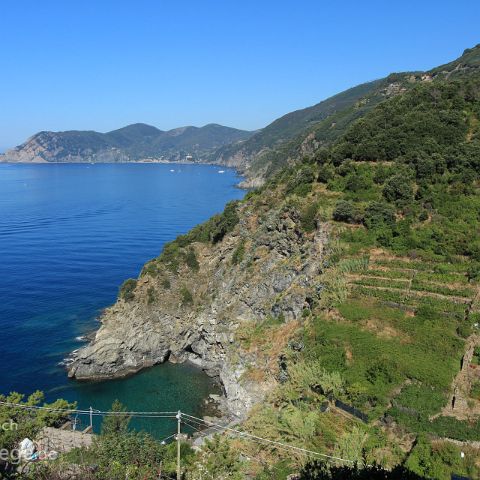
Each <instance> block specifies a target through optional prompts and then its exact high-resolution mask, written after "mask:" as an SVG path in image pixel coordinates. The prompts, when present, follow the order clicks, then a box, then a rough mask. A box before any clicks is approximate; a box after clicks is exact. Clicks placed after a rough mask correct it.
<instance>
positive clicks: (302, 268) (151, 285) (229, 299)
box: [68, 203, 327, 417]
mask: <svg viewBox="0 0 480 480" xmlns="http://www.w3.org/2000/svg"><path fill="white" fill-rule="evenodd" d="M239 217H240V221H239V222H238V224H237V225H236V227H235V228H234V230H233V231H232V232H230V233H229V234H228V235H226V236H225V238H224V239H223V240H222V241H221V242H219V243H217V244H214V245H212V244H210V243H200V242H197V243H194V244H193V245H191V247H189V248H191V249H192V251H193V252H194V255H195V258H196V259H197V262H198V267H197V268H195V269H192V268H191V267H189V266H188V265H179V267H178V270H177V271H172V270H171V269H169V268H166V267H165V266H164V265H163V264H162V262H161V261H160V260H155V261H152V262H149V264H147V265H146V267H145V268H144V270H143V272H142V275H141V276H140V277H139V279H138V280H137V281H136V284H135V288H134V290H133V292H132V295H131V297H129V298H128V299H125V298H119V300H118V301H117V302H116V303H115V304H114V305H113V306H112V307H110V308H108V309H107V310H106V311H105V312H104V314H103V316H102V317H101V322H102V326H101V328H100V329H99V330H98V332H97V333H96V335H95V338H94V339H93V341H91V342H90V343H89V344H88V345H87V346H85V347H84V348H81V349H79V350H78V351H77V352H76V353H75V354H74V356H73V358H72V362H71V364H70V365H69V366H68V374H69V376H70V377H71V378H76V379H78V380H87V379H88V380H90V379H106V378H113V377H119V376H124V375H129V374H132V373H134V372H137V371H139V370H141V369H143V368H146V367H149V366H152V365H156V364H160V363H163V362H165V361H170V362H185V361H189V362H192V363H193V364H195V365H198V366H199V367H201V368H202V369H203V370H205V371H206V372H207V374H209V375H210V376H216V377H218V379H219V380H220V382H221V384H222V385H223V389H224V392H225V396H226V404H227V408H228V410H229V412H230V413H231V414H233V415H235V416H237V417H243V416H245V414H246V413H247V412H248V411H249V409H250V408H251V407H252V406H253V405H254V404H255V403H257V402H260V401H261V400H262V399H263V398H264V396H265V394H266V392H268V390H269V389H270V388H272V385H273V384H274V383H275V378H266V379H263V380H262V381H258V380H255V379H252V378H249V376H248V375H247V373H248V371H249V369H250V368H251V367H252V366H256V364H257V360H258V359H257V358H256V354H255V352H252V351H248V349H245V348H244V347H243V346H242V345H241V342H239V341H238V338H237V332H238V330H239V329H241V328H245V326H247V328H248V326H250V325H251V326H252V328H254V325H256V324H258V323H259V322H262V321H264V320H265V319H268V318H280V319H281V321H282V322H285V323H288V322H292V321H295V320H298V319H299V318H301V316H302V312H303V310H304V309H305V308H309V303H308V298H309V297H310V296H311V295H312V291H314V289H315V283H316V282H315V279H316V277H317V276H318V275H319V274H320V273H321V266H322V257H323V253H324V248H325V245H326V241H327V229H326V226H325V225H324V224H319V225H318V228H317V229H316V231H315V232H313V233H311V234H306V233H305V232H304V231H302V229H301V227H300V224H299V223H300V220H299V217H298V213H296V212H295V211H294V210H288V209H287V210H285V209H283V210H268V214H267V215H265V216H261V215H259V214H258V212H257V211H256V210H255V208H253V206H252V205H251V204H249V203H246V204H243V205H242V207H240V211H239ZM240 245H241V246H242V249H243V250H244V252H245V253H244V255H243V258H242V259H241V261H239V262H238V261H237V262H236V261H234V260H233V257H234V255H236V252H237V253H238V249H239V246H240ZM186 291H188V292H189V294H190V295H191V302H185V301H184V298H183V297H182V296H185V292H186Z"/></svg>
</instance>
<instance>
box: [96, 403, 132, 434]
mask: <svg viewBox="0 0 480 480" xmlns="http://www.w3.org/2000/svg"><path fill="white" fill-rule="evenodd" d="M126 411H127V409H126V407H125V406H124V405H123V404H122V403H121V402H120V401H119V400H115V401H114V402H113V404H112V408H111V410H110V412H112V413H113V415H109V416H107V417H105V419H104V420H103V423H102V435H117V434H124V433H127V431H128V424H129V423H130V419H131V417H130V416H129V415H126V414H125V412H126Z"/></svg>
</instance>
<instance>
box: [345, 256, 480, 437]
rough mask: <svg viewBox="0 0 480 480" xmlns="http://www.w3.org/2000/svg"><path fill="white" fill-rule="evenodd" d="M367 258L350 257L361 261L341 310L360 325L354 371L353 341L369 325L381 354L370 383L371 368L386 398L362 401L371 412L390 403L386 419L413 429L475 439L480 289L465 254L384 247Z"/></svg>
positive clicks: (478, 427)
mask: <svg viewBox="0 0 480 480" xmlns="http://www.w3.org/2000/svg"><path fill="white" fill-rule="evenodd" d="M363 258H364V261H363V262H358V261H357V262H356V263H354V262H352V261H350V263H351V264H352V265H356V268H353V269H350V272H348V273H347V274H346V277H347V283H348V290H349V295H348V298H347V300H346V301H345V302H343V303H342V304H341V305H340V306H339V308H338V313H339V315H340V317H341V319H342V320H343V321H344V322H345V323H346V324H350V325H355V326H356V327H357V328H358V327H359V329H360V332H362V333H361V334H360V333H357V335H356V337H355V335H353V336H352V337H351V338H352V339H354V340H352V342H351V346H350V349H351V352H352V353H351V354H350V355H351V357H352V360H351V363H352V365H351V369H352V371H355V372H356V373H355V375H358V373H359V372H358V370H357V369H356V368H354V363H356V362H355V361H357V362H358V360H359V359H358V355H355V347H357V348H358V345H355V343H356V341H357V340H358V339H359V338H361V336H363V335H365V332H368V333H369V334H373V335H374V337H372V338H370V348H371V349H372V352H374V356H375V357H377V358H380V359H381V362H380V363H379V364H378V365H377V370H378V372H377V374H378V377H379V378H378V382H375V381H374V382H373V384H372V382H371V375H370V384H371V385H372V386H373V388H370V389H369V390H370V392H369V393H370V394H371V395H373V394H375V395H377V397H378V393H381V394H382V395H381V396H380V397H383V398H381V401H380V402H378V403H377V404H376V405H371V404H369V402H368V401H367V402H365V401H362V400H361V399H360V402H357V406H358V407H359V408H363V409H366V410H367V411H370V415H371V416H372V417H374V415H379V414H380V413H381V411H382V410H383V409H385V411H386V415H385V417H384V418H383V420H385V419H386V421H387V422H389V421H391V420H392V419H393V420H395V421H396V422H397V423H398V424H399V425H401V426H402V427H405V428H406V429H407V430H408V431H415V432H422V431H425V432H429V433H432V434H434V435H436V436H438V437H447V438H454V439H457V440H461V441H465V440H475V439H477V438H478V435H479V434H480V423H479V422H478V414H480V401H479V400H480V396H479V395H478V392H477V391H478V389H479V387H478V386H479V385H480V368H477V366H476V365H475V363H476V362H477V360H476V358H477V357H476V354H475V352H477V351H478V350H479V348H478V346H479V345H480V329H479V328H478V322H479V318H480V301H479V299H480V296H479V286H478V285H477V284H475V283H472V282H470V281H469V279H468V274H467V270H468V264H467V262H464V261H462V260H461V259H459V260H458V262H456V263H441V262H437V263H436V262H433V261H423V260H419V259H410V258H408V257H400V256H392V255H389V254H388V253H387V252H386V251H383V250H379V249H375V250H372V251H370V254H369V255H368V256H367V257H363ZM357 260H358V259H357ZM348 262H349V259H346V260H344V264H347V263H348ZM352 270H353V271H352ZM380 342H381V343H380ZM366 358H367V357H366ZM399 366H402V368H401V369H400V368H399ZM400 370H401V371H400ZM370 373H371V372H370ZM366 374H367V375H368V370H367V372H366ZM380 388H381V390H380ZM372 407H373V408H372Z"/></svg>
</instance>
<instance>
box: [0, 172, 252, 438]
mask: <svg viewBox="0 0 480 480" xmlns="http://www.w3.org/2000/svg"><path fill="white" fill-rule="evenodd" d="M240 180H241V178H240V177H239V176H238V175H237V174H236V172H235V171H233V170H230V169H225V168H220V167H217V166H212V165H185V164H148V163H136V164H0V394H8V393H9V392H13V391H16V392H20V393H22V394H25V395H29V394H31V393H32V392H34V391H36V390H41V391H43V392H44V393H45V397H46V400H47V401H52V400H55V399H56V398H64V399H67V400H69V401H76V402H77V404H78V408H80V409H88V408H90V407H92V408H94V409H96V410H108V409H109V408H110V406H111V404H112V402H113V401H114V400H115V399H118V400H120V401H121V402H122V403H123V404H124V405H125V406H126V407H127V408H128V409H129V410H131V411H177V410H182V411H184V412H187V413H190V414H192V415H200V414H202V413H203V411H204V403H205V399H206V398H207V397H208V395H209V394H210V393H218V386H216V385H215V384H214V383H213V381H212V380H211V379H210V378H208V377H207V376H206V375H205V374H204V373H203V372H202V371H200V370H198V369H197V368H195V367H193V366H191V365H185V364H184V365H173V364H169V363H166V364H163V365H159V366H155V367H152V368H150V369H147V370H145V371H142V372H140V373H138V374H136V375H133V376H130V377H127V378H122V379H116V380H109V381H102V382H78V381H75V380H69V379H68V378H67V374H66V371H65V367H64V366H63V365H62V361H63V360H64V359H65V358H66V357H67V356H68V354H69V353H70V352H72V351H73V350H75V349H77V348H80V347H81V346H82V345H84V342H85V336H86V335H88V334H89V333H91V332H92V331H94V330H95V329H97V328H98V327H99V322H98V317H99V315H100V314H101V312H102V309H104V308H105V307H107V306H109V305H112V304H113V303H114V302H115V299H116V298H117V294H118V288H119V286H120V284H121V283H122V282H123V281H124V280H125V279H127V278H130V277H133V278H135V277H137V276H138V274H139V272H140V270H141V268H142V266H143V264H144V263H145V262H146V261H147V260H149V259H151V258H154V257H156V256H157V255H159V253H160V252H161V249H162V246H163V245H164V244H165V243H166V242H168V241H170V240H173V239H174V238H175V237H176V236H177V235H179V234H182V233H185V232H187V231H188V230H189V229H190V228H192V227H193V226H195V225H196V224H198V223H200V222H202V221H205V220H207V219H208V218H209V217H210V216H211V215H213V214H215V213H218V212H221V211H222V210H223V208H224V206H225V204H226V203H227V202H228V201H230V200H235V199H240V198H242V196H243V195H244V191H242V190H240V189H238V188H237V187H236V185H237V184H238V182H239V181H240ZM78 422H79V423H80V425H82V422H83V425H84V426H85V425H86V424H88V418H78ZM168 422H171V421H170V420H166V419H161V418H159V419H148V420H145V419H134V420H133V421H132V425H133V428H137V429H143V430H146V431H147V432H149V433H152V434H153V435H155V436H157V437H161V436H162V435H164V434H166V433H168V432H169V431H170V430H171V427H172V425H171V423H170V424H169V423H168ZM99 426H100V417H98V418H97V417H96V420H95V429H96V430H97V431H98V429H99Z"/></svg>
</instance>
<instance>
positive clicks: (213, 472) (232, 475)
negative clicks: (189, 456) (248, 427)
mask: <svg viewBox="0 0 480 480" xmlns="http://www.w3.org/2000/svg"><path fill="white" fill-rule="evenodd" d="M241 467H242V463H241V461H240V459H239V454H238V451H236V450H235V449H234V448H233V447H232V445H231V443H230V441H229V440H228V439H225V438H222V437H221V436H220V435H215V436H214V437H213V439H212V440H209V439H208V438H207V439H206V440H205V444H204V446H203V447H202V450H201V451H200V453H199V460H198V461H196V462H195V463H194V465H193V467H192V469H191V472H190V473H189V474H188V475H187V478H188V479H191V480H200V479H201V480H227V479H228V480H241V479H242V478H244V477H243V475H242V474H241Z"/></svg>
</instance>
